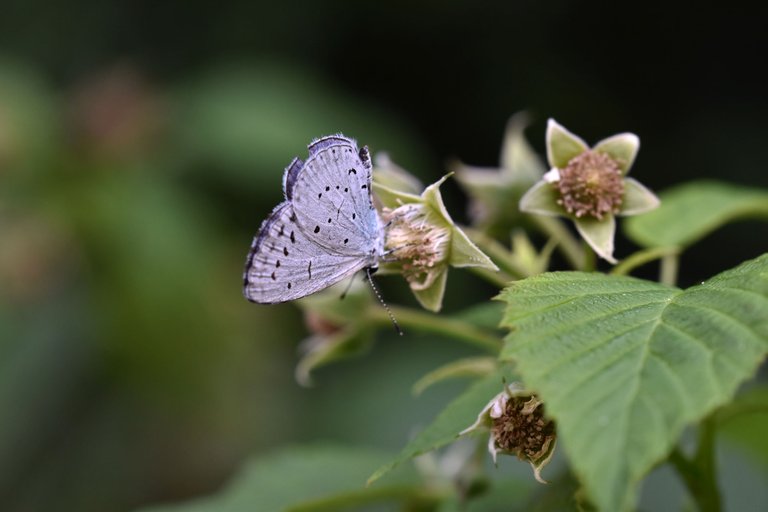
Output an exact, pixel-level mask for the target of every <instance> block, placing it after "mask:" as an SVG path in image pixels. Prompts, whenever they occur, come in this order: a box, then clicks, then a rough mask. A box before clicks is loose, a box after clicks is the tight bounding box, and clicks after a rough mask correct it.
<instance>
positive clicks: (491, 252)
mask: <svg viewBox="0 0 768 512" xmlns="http://www.w3.org/2000/svg"><path fill="white" fill-rule="evenodd" d="M462 229H463V230H464V232H465V233H466V234H467V236H469V239H470V240H472V242H473V243H475V244H476V245H477V246H478V247H479V248H480V250H482V251H483V252H484V253H485V254H486V255H487V256H488V257H489V258H491V259H492V260H493V262H494V263H495V264H496V266H497V267H499V270H501V272H503V273H504V274H506V275H507V276H509V279H507V280H505V284H506V283H507V282H509V281H511V280H513V279H522V278H523V277H525V275H526V274H525V271H524V270H522V269H520V268H518V267H517V266H516V265H515V264H514V261H513V258H512V253H510V251H509V249H507V248H506V247H505V246H504V245H503V244H501V243H499V242H498V241H497V240H495V239H493V238H492V237H490V236H488V235H487V234H485V233H483V232H482V231H480V230H477V229H473V228H468V227H464V228H462Z"/></svg>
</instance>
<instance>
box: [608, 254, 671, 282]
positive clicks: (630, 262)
mask: <svg viewBox="0 0 768 512" xmlns="http://www.w3.org/2000/svg"><path fill="white" fill-rule="evenodd" d="M679 252H680V250H679V249H678V248H677V247H653V248H651V249H645V250H642V251H637V252H636V253H634V254H631V255H630V256H628V257H626V258H624V259H623V260H621V261H620V262H619V264H618V265H616V266H615V267H613V269H612V270H611V272H610V273H611V274H613V275H617V276H626V275H628V274H629V273H631V272H632V271H633V270H634V269H636V268H637V267H641V266H643V265H645V264H646V263H650V262H651V261H654V260H658V259H662V258H664V257H665V256H676V255H678V254H679Z"/></svg>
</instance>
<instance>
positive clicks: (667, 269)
mask: <svg viewBox="0 0 768 512" xmlns="http://www.w3.org/2000/svg"><path fill="white" fill-rule="evenodd" d="M679 265H680V255H679V253H674V254H665V255H664V256H662V257H661V270H660V272H659V274H660V275H659V282H660V283H662V284H666V285H669V286H675V285H676V284H677V268H678V266H679Z"/></svg>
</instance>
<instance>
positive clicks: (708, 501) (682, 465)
mask: <svg viewBox="0 0 768 512" xmlns="http://www.w3.org/2000/svg"><path fill="white" fill-rule="evenodd" d="M669 461H670V463H671V464H672V466H673V467H674V468H675V470H676V471H677V473H678V475H679V476H680V478H681V479H682V480H683V483H685V486H686V488H687V489H688V492H689V493H690V494H691V497H692V498H693V500H694V502H695V503H696V505H697V507H698V509H699V511H700V512H720V510H721V499H720V489H718V487H717V478H716V474H715V473H716V461H715V422H714V419H713V417H712V416H710V417H709V418H707V419H705V420H704V421H703V422H702V423H701V425H700V426H699V446H698V448H697V450H696V454H695V455H694V457H693V458H692V459H691V458H689V457H686V456H685V455H684V454H683V453H682V452H681V451H680V449H679V448H675V450H674V451H673V452H672V453H671V454H670V457H669Z"/></svg>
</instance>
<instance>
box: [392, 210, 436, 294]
mask: <svg viewBox="0 0 768 512" xmlns="http://www.w3.org/2000/svg"><path fill="white" fill-rule="evenodd" d="M383 218H384V221H385V222H387V223H388V224H389V225H388V227H387V229H386V243H385V248H386V249H387V250H389V251H392V256H394V258H395V259H396V260H397V261H398V262H399V263H400V264H401V265H402V273H403V276H404V277H405V278H406V280H407V281H408V282H409V283H410V284H412V285H417V286H418V285H425V284H426V283H428V282H429V281H430V279H429V278H430V275H431V274H434V270H435V269H436V267H438V266H439V265H441V264H443V263H445V260H446V259H447V258H448V249H449V243H450V240H451V238H450V237H451V233H450V230H449V229H448V228H447V227H443V226H438V225H436V223H435V222H434V221H433V219H432V218H431V215H430V213H429V211H428V209H427V207H425V206H424V205H420V204H406V205H403V206H400V207H399V208H397V209H395V210H390V209H388V208H385V209H384V212H383Z"/></svg>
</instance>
